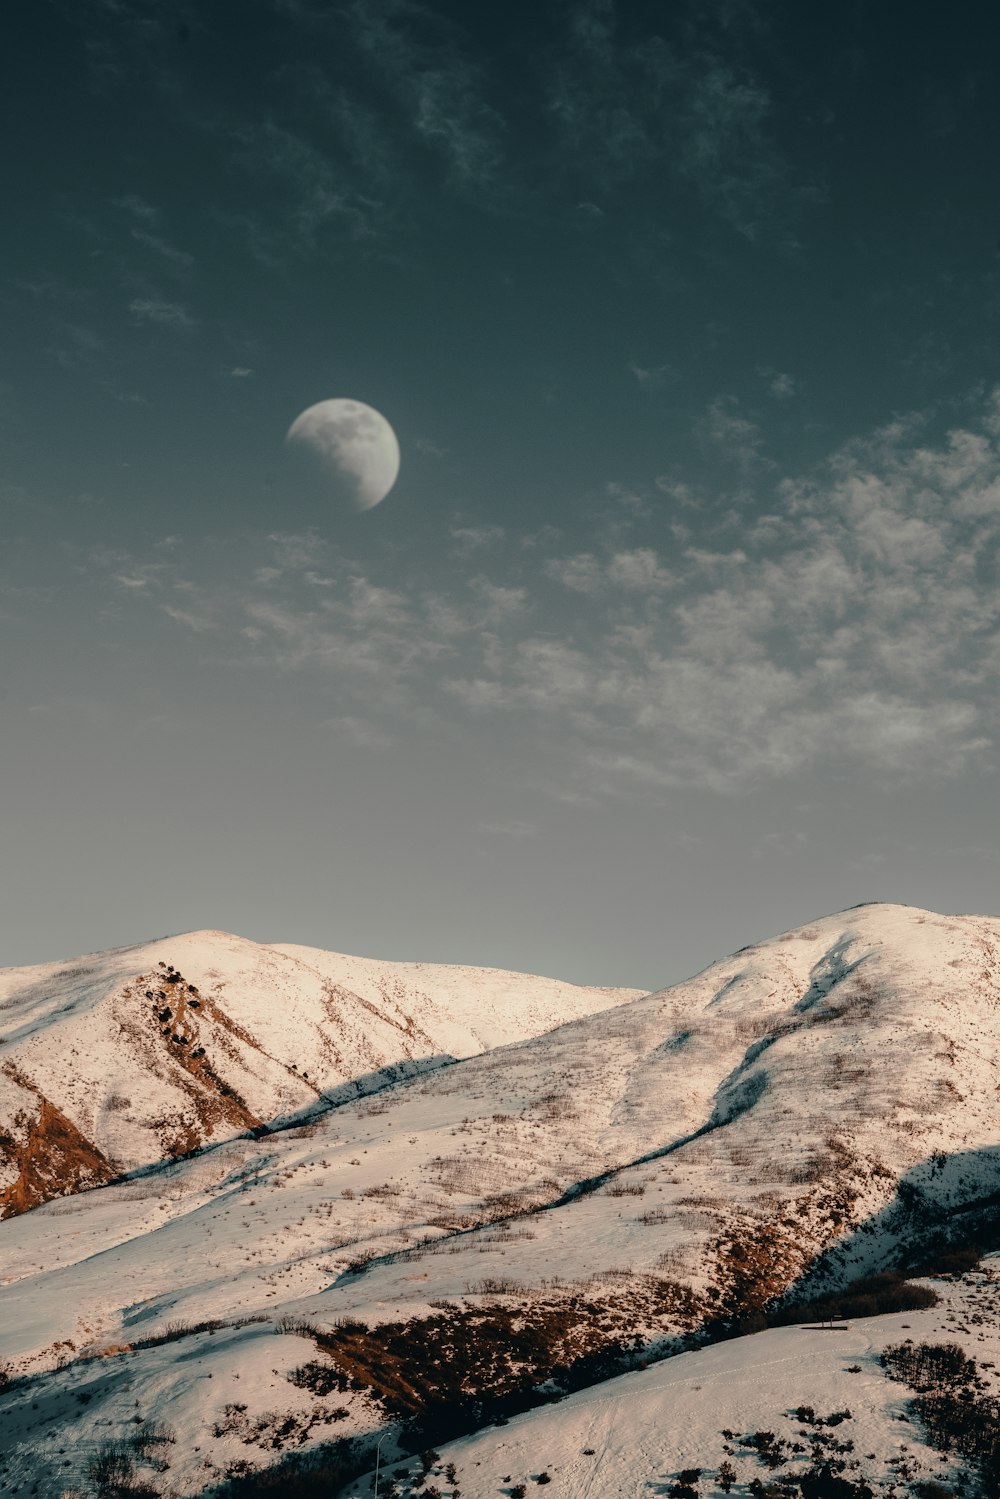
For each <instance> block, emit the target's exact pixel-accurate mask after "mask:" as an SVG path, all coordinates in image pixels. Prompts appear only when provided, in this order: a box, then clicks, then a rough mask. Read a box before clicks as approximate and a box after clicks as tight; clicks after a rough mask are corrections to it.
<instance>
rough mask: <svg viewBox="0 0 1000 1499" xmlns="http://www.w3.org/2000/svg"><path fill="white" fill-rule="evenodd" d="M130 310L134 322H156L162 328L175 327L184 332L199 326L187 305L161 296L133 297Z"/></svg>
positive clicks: (129, 305)
mask: <svg viewBox="0 0 1000 1499" xmlns="http://www.w3.org/2000/svg"><path fill="white" fill-rule="evenodd" d="M128 310H129V312H130V313H131V315H132V321H133V322H134V323H155V324H157V325H158V326H160V327H162V328H175V329H177V330H178V331H179V332H183V333H189V332H190V331H191V330H192V329H193V328H196V327H197V326H198V324H197V320H196V319H195V318H193V317H192V316H191V314H190V312H188V310H187V308H186V307H182V306H181V304H180V303H179V302H167V301H165V300H164V299H163V298H160V297H133V298H132V300H131V302H130V303H129V304H128Z"/></svg>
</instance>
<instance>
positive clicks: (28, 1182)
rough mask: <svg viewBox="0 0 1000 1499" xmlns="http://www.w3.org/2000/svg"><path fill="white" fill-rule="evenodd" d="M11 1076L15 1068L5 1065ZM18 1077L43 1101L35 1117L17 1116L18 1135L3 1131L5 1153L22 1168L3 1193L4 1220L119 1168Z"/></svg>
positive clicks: (20, 1078) (0, 1144) (0, 1213)
mask: <svg viewBox="0 0 1000 1499" xmlns="http://www.w3.org/2000/svg"><path fill="white" fill-rule="evenodd" d="M5 1070H6V1071H7V1072H8V1074H9V1075H12V1070H11V1068H10V1066H9V1065H8V1067H7V1068H6V1069H5ZM14 1080H15V1081H16V1082H17V1083H18V1084H19V1085H20V1086H21V1087H23V1088H27V1089H29V1090H30V1091H31V1092H32V1093H34V1094H35V1097H36V1098H37V1099H38V1113H37V1115H35V1117H34V1118H30V1117H26V1116H25V1114H23V1113H22V1114H21V1115H19V1116H18V1119H17V1120H16V1121H15V1127H17V1126H19V1127H20V1128H19V1130H18V1135H19V1136H20V1138H18V1135H13V1136H12V1135H4V1136H3V1138H2V1139H0V1152H2V1153H3V1155H4V1156H5V1157H6V1159H7V1160H8V1162H10V1163H11V1164H12V1165H13V1166H14V1167H15V1169H16V1171H17V1177H16V1179H15V1180H14V1181H13V1182H11V1184H10V1185H9V1186H8V1187H7V1188H5V1189H4V1191H2V1192H0V1218H13V1217H15V1216H16V1215H17V1214H18V1213H26V1212H27V1211H28V1209H29V1208H34V1207H38V1206H39V1204H40V1203H43V1202H49V1201H50V1200H51V1199H52V1198H53V1197H65V1196H67V1195H68V1194H69V1193H71V1192H82V1191H84V1190H85V1189H86V1188H87V1187H96V1186H98V1185H100V1184H101V1183H102V1182H107V1181H111V1180H112V1179H113V1178H114V1177H115V1176H116V1175H117V1172H116V1171H115V1169H114V1167H113V1166H112V1165H111V1163H110V1162H109V1161H108V1160H107V1159H106V1157H105V1156H103V1155H102V1154H101V1152H100V1151H99V1150H98V1149H97V1147H96V1146H95V1145H92V1144H91V1142H90V1141H89V1140H88V1139H86V1138H85V1137H84V1136H83V1135H81V1133H80V1131H79V1130H78V1129H77V1128H76V1125H75V1124H71V1123H70V1121H69V1120H68V1119H67V1118H66V1115H65V1114H63V1113H60V1111H59V1109H57V1108H56V1106H55V1104H54V1103H51V1102H50V1101H49V1099H47V1098H46V1097H45V1096H44V1094H42V1093H39V1092H38V1089H37V1088H35V1087H34V1086H33V1085H32V1084H31V1082H30V1081H29V1080H28V1079H27V1078H26V1077H24V1075H23V1074H22V1073H20V1072H18V1073H17V1074H16V1077H14Z"/></svg>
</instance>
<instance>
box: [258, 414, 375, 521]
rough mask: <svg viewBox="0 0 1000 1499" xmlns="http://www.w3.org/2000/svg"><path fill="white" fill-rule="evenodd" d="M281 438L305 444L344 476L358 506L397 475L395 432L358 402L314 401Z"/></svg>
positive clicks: (368, 504) (367, 506) (369, 502)
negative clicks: (313, 404) (314, 403)
mask: <svg viewBox="0 0 1000 1499" xmlns="http://www.w3.org/2000/svg"><path fill="white" fill-rule="evenodd" d="M285 441H286V442H290V443H299V444H301V445H303V446H304V447H308V448H311V449H312V451H313V452H314V453H315V454H316V455H317V456H318V457H319V459H320V461H321V462H322V463H323V465H324V467H326V468H328V469H331V470H332V471H333V472H334V473H336V474H338V475H339V476H340V477H341V478H343V479H346V480H347V482H348V484H349V486H350V488H351V491H352V496H353V499H354V503H355V504H356V505H357V507H358V509H359V510H371V509H372V508H373V507H374V506H375V505H377V504H379V502H380V501H381V500H384V499H385V497H386V495H387V494H388V493H389V491H390V489H391V488H392V486H393V485H394V484H395V482H396V478H397V476H398V474H399V443H398V441H397V440H396V434H395V432H394V431H393V430H392V427H391V426H390V425H389V423H388V422H387V421H386V419H385V417H384V416H383V415H382V413H381V412H380V411H376V410H375V408H374V406H366V405H365V403H364V401H351V400H347V399H344V398H341V397H337V398H336V399H334V400H329V401H317V403H316V405H315V406H309V407H307V408H306V410H305V411H303V412H301V413H300V414H299V415H298V416H297V417H296V418H295V420H294V422H293V423H292V425H291V426H290V427H289V429H288V432H287V433H286V436H285Z"/></svg>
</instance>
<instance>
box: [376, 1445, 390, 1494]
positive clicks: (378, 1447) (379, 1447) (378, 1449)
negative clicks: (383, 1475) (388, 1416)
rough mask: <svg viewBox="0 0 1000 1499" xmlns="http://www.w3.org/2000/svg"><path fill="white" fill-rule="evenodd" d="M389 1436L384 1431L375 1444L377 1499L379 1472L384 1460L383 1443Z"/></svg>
mask: <svg viewBox="0 0 1000 1499" xmlns="http://www.w3.org/2000/svg"><path fill="white" fill-rule="evenodd" d="M388 1435H389V1433H388V1432H387V1431H383V1433H382V1435H381V1436H380V1437H379V1439H378V1441H377V1442H376V1443H375V1489H374V1494H375V1499H378V1470H379V1463H380V1462H381V1460H382V1443H383V1442H384V1441H385V1439H386V1437H387V1436H388Z"/></svg>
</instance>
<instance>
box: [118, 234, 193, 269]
mask: <svg viewBox="0 0 1000 1499" xmlns="http://www.w3.org/2000/svg"><path fill="white" fill-rule="evenodd" d="M132 238H133V239H134V240H135V242H136V244H139V245H142V247H143V249H145V250H150V251H152V253H153V254H154V255H157V256H159V258H160V259H161V260H164V261H166V263H167V264H168V265H169V266H171V267H172V268H173V269H174V270H176V271H188V270H190V269H191V267H192V266H193V265H194V256H193V255H189V254H188V252H187V251H186V250H179V249H178V248H177V246H176V245H172V244H170V242H169V241H168V240H165V239H163V237H162V236H161V235H159V234H150V233H149V232H148V230H145V229H133V230H132Z"/></svg>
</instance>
